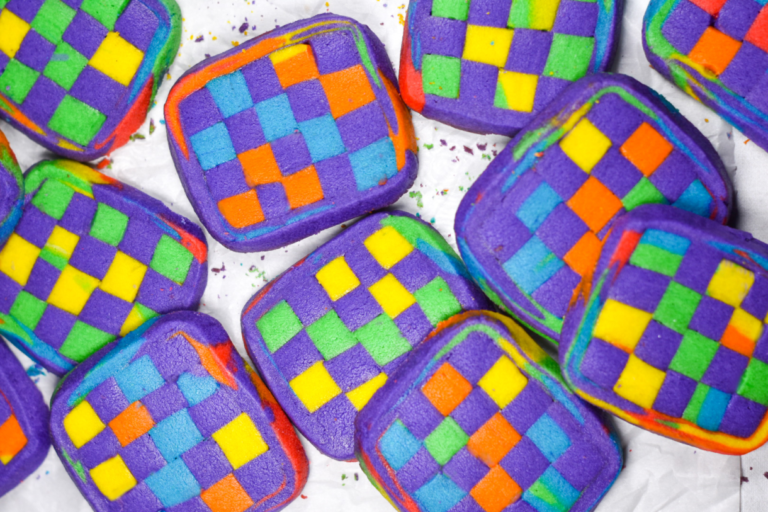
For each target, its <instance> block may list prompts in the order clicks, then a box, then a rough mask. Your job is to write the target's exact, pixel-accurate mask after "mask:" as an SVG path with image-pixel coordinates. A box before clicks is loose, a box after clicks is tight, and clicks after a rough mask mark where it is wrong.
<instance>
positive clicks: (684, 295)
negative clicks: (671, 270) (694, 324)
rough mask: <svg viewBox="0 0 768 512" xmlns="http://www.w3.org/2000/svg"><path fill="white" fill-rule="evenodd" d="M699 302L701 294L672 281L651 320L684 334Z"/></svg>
mask: <svg viewBox="0 0 768 512" xmlns="http://www.w3.org/2000/svg"><path fill="white" fill-rule="evenodd" d="M699 301H701V294H699V293H696V292H695V291H693V290H691V289H690V288H688V287H686V286H683V285H681V284H678V283H675V282H674V281H673V282H671V283H669V286H668V287H667V291H666V292H664V296H663V297H662V298H661V302H660V303H659V305H658V307H657V308H656V312H655V313H654V314H653V318H654V319H655V320H656V321H657V322H659V323H660V324H662V325H666V326H667V327H669V328H670V329H672V330H673V331H677V332H679V333H680V334H685V332H686V331H687V330H688V324H689V323H690V322H691V318H693V314H694V313H695V312H696V308H697V307H699Z"/></svg>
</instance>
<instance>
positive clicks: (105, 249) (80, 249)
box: [69, 236, 149, 279]
mask: <svg viewBox="0 0 768 512" xmlns="http://www.w3.org/2000/svg"><path fill="white" fill-rule="evenodd" d="M116 254H117V249H115V248H114V247H112V246H111V245H109V244H107V243H104V242H102V241H101V240H97V239H95V238H92V237H90V236H84V237H82V238H81V239H80V242H78V244H77V246H76V247H75V250H74V252H73V253H72V257H71V258H70V260H69V264H70V265H72V266H73V267H75V268H76V269H78V270H82V271H83V272H85V273H86V274H88V275H90V276H93V277H95V278H97V279H104V276H106V275H107V271H108V270H109V266H110V265H111V264H112V260H114V258H115V255H116ZM143 263H145V264H148V263H149V262H148V261H144V262H143Z"/></svg>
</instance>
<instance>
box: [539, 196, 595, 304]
mask: <svg viewBox="0 0 768 512" xmlns="http://www.w3.org/2000/svg"><path fill="white" fill-rule="evenodd" d="M587 231H589V227H587V225H586V224H585V223H584V221H583V220H581V218H580V217H579V216H578V215H576V214H575V213H574V212H573V210H571V209H570V208H569V207H568V205H567V204H565V203H560V204H558V205H557V206H556V207H555V209H554V210H553V211H552V213H551V214H550V215H549V216H548V217H547V219H546V220H545V221H544V223H543V224H542V225H541V227H540V228H539V229H538V230H537V231H536V236H538V237H539V238H540V239H541V241H542V242H544V244H545V245H546V246H547V247H548V248H549V250H551V251H552V252H553V253H555V255H556V256H557V257H558V258H561V259H562V258H564V257H565V255H566V254H567V253H568V251H570V250H571V249H572V248H573V246H574V245H576V242H578V241H579V240H580V239H581V237H582V236H584V234H585V233H586V232H587ZM569 299H570V297H569Z"/></svg>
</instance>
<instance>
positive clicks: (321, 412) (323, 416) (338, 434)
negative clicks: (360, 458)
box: [312, 395, 357, 453]
mask: <svg viewBox="0 0 768 512" xmlns="http://www.w3.org/2000/svg"><path fill="white" fill-rule="evenodd" d="M355 416H357V409H355V406H354V405H352V402H350V401H349V398H347V397H346V395H339V396H337V397H336V398H334V399H333V400H331V401H330V402H328V403H327V404H325V405H324V406H322V407H321V408H320V409H318V410H317V411H315V412H314V413H313V414H312V417H313V419H314V420H315V422H316V423H315V424H316V425H317V430H316V431H317V432H322V433H323V436H324V437H326V436H327V437H326V439H328V437H331V439H329V440H328V441H326V442H329V443H332V446H333V448H334V450H336V451H335V452H334V453H352V452H353V451H354V449H355V446H354V445H355V442H354V439H355V425H354V422H353V421H339V418H354V417H355ZM326 432H332V433H333V434H332V435H331V436H329V435H328V434H325V433H326ZM341 450H344V451H341Z"/></svg>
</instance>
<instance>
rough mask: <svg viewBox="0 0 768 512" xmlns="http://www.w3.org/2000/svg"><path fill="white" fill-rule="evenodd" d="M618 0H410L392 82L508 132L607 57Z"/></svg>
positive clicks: (418, 104) (479, 127) (443, 116)
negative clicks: (396, 75)
mask: <svg viewBox="0 0 768 512" xmlns="http://www.w3.org/2000/svg"><path fill="white" fill-rule="evenodd" d="M622 5H623V1H622V0H608V1H605V2H596V1H579V0H544V1H541V0H515V1H514V2H513V1H512V0H471V1H470V0H411V2H410V5H409V8H408V19H407V21H406V24H405V25H406V29H405V31H404V34H403V47H402V54H401V58H400V88H401V90H402V93H403V99H405V102H406V103H407V104H408V106H409V107H411V108H412V109H413V110H415V111H417V112H419V113H420V114H422V115H424V116H426V117H428V118H430V119H436V120H438V121H441V122H443V123H447V124H449V125H451V126H455V127H456V128H460V129H462V130H468V131H471V132H477V133H498V134H501V135H508V136H510V137H511V136H513V135H514V134H515V133H517V131H518V130H520V129H521V128H523V127H525V126H526V125H527V124H528V123H529V122H530V121H531V120H532V119H533V117H534V115H535V114H536V113H538V112H540V111H541V110H542V109H543V108H544V107H546V106H547V105H548V104H549V103H550V102H551V101H552V100H553V99H555V98H556V97H557V96H558V95H559V94H560V93H561V92H562V91H563V89H564V88H565V87H566V86H568V85H569V84H570V83H571V82H574V81H575V80H578V79H579V78H581V77H583V76H585V75H587V74H589V73H596V72H598V71H604V70H606V69H607V68H608V66H609V65H610V62H611V60H612V58H613V53H614V46H615V42H616V38H615V35H616V32H617V31H618V26H619V20H620V14H619V13H620V12H621V10H622Z"/></svg>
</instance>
